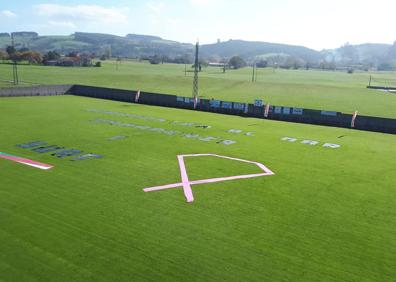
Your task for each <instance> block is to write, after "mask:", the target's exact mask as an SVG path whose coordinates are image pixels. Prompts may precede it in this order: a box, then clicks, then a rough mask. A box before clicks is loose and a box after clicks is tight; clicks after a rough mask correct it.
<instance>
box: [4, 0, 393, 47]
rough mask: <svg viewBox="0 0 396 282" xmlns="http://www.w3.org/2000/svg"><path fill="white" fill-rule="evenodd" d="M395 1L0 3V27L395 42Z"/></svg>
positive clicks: (315, 42) (321, 42) (183, 37)
mask: <svg viewBox="0 0 396 282" xmlns="http://www.w3.org/2000/svg"><path fill="white" fill-rule="evenodd" d="M395 14H396V0H376V1H367V0H360V1H358V0H261V1H260V0H243V1H241V0H228V1H227V0H153V1H137V0H130V1H126V0H120V1H103V0H95V1H91V0H57V1H45V0H13V1H10V0H0V32H13V31H36V32H38V33H39V34H40V35H67V34H72V33H74V32H75V31H82V32H100V33H109V34H116V35H121V36H125V35H126V34H128V33H136V34H146V35H157V36H160V37H162V38H165V39H170V40H175V41H180V42H186V43H194V42H196V40H197V39H199V41H200V43H202V44H207V43H214V42H216V41H217V39H220V40H221V41H227V40H229V39H234V40H235V39H242V40H250V41H265V42H274V43H285V44H293V45H302V46H306V47H309V48H312V49H315V50H322V49H331V48H337V47H340V46H341V45H343V44H345V43H347V42H349V43H350V44H361V43H368V42H371V43H388V44H392V43H393V42H394V41H395V40H396V28H395V27H396V25H395V21H394V19H395Z"/></svg>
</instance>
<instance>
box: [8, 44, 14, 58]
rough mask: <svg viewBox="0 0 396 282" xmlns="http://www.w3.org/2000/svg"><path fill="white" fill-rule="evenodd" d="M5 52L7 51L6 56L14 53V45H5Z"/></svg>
mask: <svg viewBox="0 0 396 282" xmlns="http://www.w3.org/2000/svg"><path fill="white" fill-rule="evenodd" d="M6 52H7V53H8V56H9V57H11V56H12V55H14V54H15V52H16V49H15V47H14V46H7V49H6Z"/></svg>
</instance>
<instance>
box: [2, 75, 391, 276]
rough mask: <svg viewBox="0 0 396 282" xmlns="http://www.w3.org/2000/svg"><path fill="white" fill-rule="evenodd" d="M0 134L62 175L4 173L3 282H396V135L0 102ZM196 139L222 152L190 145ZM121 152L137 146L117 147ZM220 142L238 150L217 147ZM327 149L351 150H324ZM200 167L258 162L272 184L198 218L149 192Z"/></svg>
mask: <svg viewBox="0 0 396 282" xmlns="http://www.w3.org/2000/svg"><path fill="white" fill-rule="evenodd" d="M54 70H57V68H55V69H54ZM59 70H60V71H63V70H64V69H59ZM104 70H106V68H104V69H103V70H102V69H100V70H98V71H104ZM45 71H46V69H45V70H44V69H43V72H45ZM65 72H66V70H65ZM335 75H338V74H335ZM76 77H77V76H76ZM126 77H127V75H125V79H126ZM43 79H48V81H49V80H50V78H43ZM69 79H72V78H69ZM73 79H74V78H73ZM208 79H209V78H208ZM81 80H83V79H81ZM153 80H154V78H153ZM50 82H53V83H56V82H59V81H55V80H53V81H50ZM106 83H107V84H111V82H110V81H108V82H106ZM106 83H104V84H106ZM147 83H149V82H147ZM147 85H148V84H147ZM123 86H124V87H126V86H127V85H126V84H124V85H123ZM136 87H138V85H137V84H136V83H135V82H133V77H132V78H131V88H136ZM185 87H186V89H187V82H186V86H185ZM329 87H330V88H332V87H333V86H329ZM147 90H155V86H153V87H152V89H147ZM364 91H366V90H364ZM364 93H366V92H364ZM367 93H368V92H367ZM222 95H225V94H222ZM362 95H366V94H362ZM367 95H368V94H367ZM373 95H374V94H373ZM280 101H281V100H280ZM307 101H309V100H307ZM289 104H294V102H293V101H291V102H290V103H289ZM384 107H385V108H386V106H384ZM330 108H331V107H330ZM87 110H91V111H87ZM92 110H96V112H95V111H92ZM104 111H111V113H109V112H107V113H104ZM119 113H127V114H129V116H122V115H120V114H119ZM149 118H150V119H149ZM152 118H160V119H165V121H162V122H161V121H158V120H154V119H152ZM109 121H111V122H112V123H113V125H110V124H109ZM174 121H179V122H194V123H200V124H203V125H210V126H211V128H206V129H205V128H201V127H194V126H186V124H184V125H181V124H180V123H177V124H175V123H173V122H174ZM114 122H119V123H114ZM126 124H134V125H135V127H131V126H125V125H126ZM136 125H147V126H150V127H151V128H161V129H166V130H167V131H168V132H169V130H175V131H178V132H177V133H175V134H174V135H167V134H163V133H161V132H158V131H157V132H155V131H149V130H147V128H146V129H142V128H140V129H139V128H136ZM230 129H238V130H241V131H242V132H241V133H239V134H238V133H230V132H228V130H230ZM0 130H1V137H0V151H1V152H5V153H8V154H12V155H16V156H19V157H24V158H29V159H32V160H35V161H39V162H43V163H46V164H52V165H54V166H55V167H54V168H52V169H50V170H39V169H36V168H33V167H29V166H25V165H22V164H18V163H14V162H12V161H9V160H4V159H0V179H1V184H0V280H3V281H394V278H395V277H396V268H395V261H396V236H395V234H396V212H395V208H394V207H395V206H396V197H395V195H396V186H395V182H396V174H395V172H394V168H395V167H396V158H395V156H396V136H394V135H386V134H377V133H371V132H361V131H356V130H347V129H340V128H329V127H319V126H311V125H302V124H292V123H282V122H275V121H266V120H259V119H250V118H240V117H234V116H222V115H215V114H211V113H202V112H194V111H185V110H177V109H167V108H159V107H150V106H144V105H135V104H126V103H121V102H112V101H104V100H96V99H89V98H82V97H74V96H54V97H24V98H1V99H0ZM248 132H251V134H253V136H247V135H245V134H246V133H248ZM189 133H190V134H198V135H199V136H200V137H207V136H213V137H219V139H217V140H216V141H209V142H204V141H200V140H198V139H197V138H195V139H194V138H186V137H183V134H189ZM251 134H249V135H251ZM114 136H125V137H127V138H125V139H121V140H113V141H109V140H108V139H109V138H111V137H114ZM283 137H293V138H297V139H298V141H297V142H294V143H291V142H286V141H281V139H282V138H283ZM224 139H228V140H233V141H236V142H237V143H235V144H232V145H224V144H221V143H219V144H218V142H220V141H221V140H224ZM303 140H316V141H319V142H320V143H319V144H318V145H316V146H309V145H304V144H301V141H303ZM29 141H44V142H47V143H48V144H49V145H60V146H64V147H66V148H68V149H79V150H82V151H84V152H85V153H95V154H100V155H103V156H104V157H103V158H102V159H90V160H84V161H75V162H73V161H70V159H71V158H72V157H68V158H64V159H61V158H56V157H54V156H51V155H50V153H43V154H40V153H37V152H34V151H32V150H29V149H21V148H18V147H16V144H21V143H26V142H29ZM327 142H328V143H334V144H339V145H341V147H340V148H338V149H329V148H323V144H324V143H327ZM196 153H214V154H219V155H225V156H230V157H235V158H241V159H246V160H252V161H257V162H261V163H263V164H265V165H266V166H267V167H268V168H270V169H271V170H272V171H273V172H274V173H275V175H273V176H267V177H258V178H253V179H246V180H236V181H229V182H220V183H214V184H204V185H194V186H193V187H192V190H193V193H194V197H195V201H194V203H191V204H187V203H186V202H185V199H184V196H183V190H182V189H170V190H165V191H159V192H152V193H144V192H143V191H142V189H143V188H146V187H151V186H156V185H164V184H169V183H176V182H180V181H181V180H180V171H179V168H178V163H177V158H176V156H177V155H180V154H196ZM186 165H187V171H188V174H189V176H190V178H191V179H192V180H197V179H203V178H212V177H219V176H229V175H235V174H245V173H256V172H257V168H255V167H252V166H249V165H245V164H241V163H236V162H232V161H226V160H222V159H216V158H194V159H189V160H186Z"/></svg>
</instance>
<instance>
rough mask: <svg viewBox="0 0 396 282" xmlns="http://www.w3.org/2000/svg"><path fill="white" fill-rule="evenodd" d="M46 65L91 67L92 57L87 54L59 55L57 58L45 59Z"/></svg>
mask: <svg viewBox="0 0 396 282" xmlns="http://www.w3.org/2000/svg"><path fill="white" fill-rule="evenodd" d="M44 65H46V66H61V67H92V66H93V64H92V59H91V58H90V57H89V56H80V55H77V56H75V57H66V56H64V57H60V58H59V59H58V60H51V61H45V62H44Z"/></svg>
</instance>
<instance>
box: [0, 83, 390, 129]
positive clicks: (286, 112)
mask: <svg viewBox="0 0 396 282" xmlns="http://www.w3.org/2000/svg"><path fill="white" fill-rule="evenodd" d="M63 94H72V95H77V96H84V97H92V98H99V99H108V100H114V101H121V102H130V103H134V102H135V99H136V94H137V91H131V90H122V89H113V88H104V87H94V86H85V85H49V86H34V87H16V88H4V89H0V97H20V96H52V95H63ZM138 103H141V104H146V105H153V106H162V107H172V108H180V109H189V110H193V109H194V100H193V99H192V98H189V97H180V96H175V95H168V94H158V93H150V92H140V96H139V100H138ZM246 106H247V109H246ZM196 110H198V111H206V112H212V113H219V114H227V115H238V116H245V117H254V118H262V119H264V118H266V119H271V120H279V121H287V122H296V123H308V124H316V125H325V126H334V127H343V128H350V127H351V121H352V115H351V114H343V113H340V112H331V111H320V110H312V109H301V108H293V107H280V106H271V107H270V108H269V113H268V117H264V112H265V107H264V106H261V107H257V106H254V105H253V104H245V103H236V102H228V101H219V100H213V99H211V100H208V99H200V101H199V103H198V104H197V108H196ZM355 129H359V130H367V131H376V132H383V133H391V134H396V119H389V118H380V117H370V116H359V115H358V116H357V118H356V120H355Z"/></svg>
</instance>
